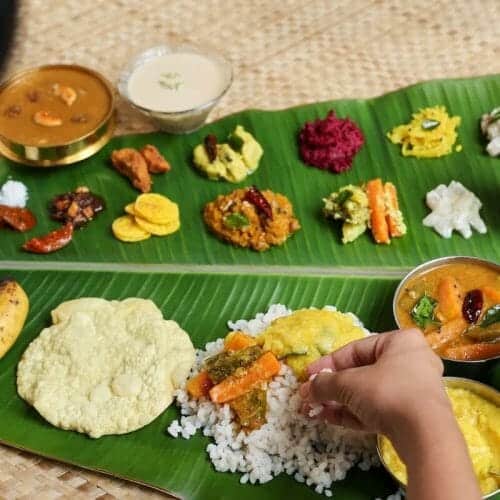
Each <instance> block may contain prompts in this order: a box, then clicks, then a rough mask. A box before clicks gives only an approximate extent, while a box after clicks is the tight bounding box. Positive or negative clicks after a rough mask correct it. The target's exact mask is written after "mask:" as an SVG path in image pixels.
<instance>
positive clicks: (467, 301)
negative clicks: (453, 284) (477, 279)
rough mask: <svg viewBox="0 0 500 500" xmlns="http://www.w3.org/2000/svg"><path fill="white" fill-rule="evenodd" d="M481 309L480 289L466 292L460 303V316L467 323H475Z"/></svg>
mask: <svg viewBox="0 0 500 500" xmlns="http://www.w3.org/2000/svg"><path fill="white" fill-rule="evenodd" d="M482 309H483V293H482V292H481V290H471V291H470V292H467V294H466V295H465V298H464V302H463V304H462V316H463V317H464V319H465V321H467V322H468V323H476V322H477V320H478V319H479V316H481V310H482Z"/></svg>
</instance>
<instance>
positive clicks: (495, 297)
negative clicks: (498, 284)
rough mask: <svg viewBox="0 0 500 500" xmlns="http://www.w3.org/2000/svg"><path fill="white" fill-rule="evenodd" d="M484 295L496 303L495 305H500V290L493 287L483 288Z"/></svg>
mask: <svg viewBox="0 0 500 500" xmlns="http://www.w3.org/2000/svg"><path fill="white" fill-rule="evenodd" d="M483 293H484V295H485V296H486V297H487V298H488V299H489V300H491V301H492V302H494V303H495V304H500V290H497V289H496V288H493V287H492V286H485V287H483Z"/></svg>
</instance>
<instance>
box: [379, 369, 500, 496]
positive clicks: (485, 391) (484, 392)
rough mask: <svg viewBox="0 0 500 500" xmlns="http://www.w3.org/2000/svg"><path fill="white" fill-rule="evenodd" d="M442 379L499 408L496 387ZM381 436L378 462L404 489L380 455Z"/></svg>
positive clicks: (404, 486) (458, 379) (453, 378)
mask: <svg viewBox="0 0 500 500" xmlns="http://www.w3.org/2000/svg"><path fill="white" fill-rule="evenodd" d="M443 380H444V384H445V386H446V387H454V388H459V389H467V390H468V391H470V392H473V393H474V394H477V395H478V396H481V397H482V398H484V399H486V400H487V401H489V402H490V403H493V404H494V405H495V406H497V407H498V408H500V391H497V390H496V389H494V388H493V387H490V386H489V385H486V384H482V383H481V382H477V381H476V380H471V379H468V378H461V377H443ZM382 438H383V436H382V435H381V434H378V435H377V454H378V458H379V460H380V463H381V464H382V465H383V467H384V469H385V470H386V471H387V472H388V473H389V474H390V476H391V477H392V479H394V481H396V482H397V483H398V484H399V486H400V488H401V489H403V490H405V489H406V484H404V483H402V482H401V481H400V480H399V479H398V478H397V477H396V476H395V475H394V473H393V472H392V470H391V469H390V468H389V466H388V465H387V464H386V463H385V461H384V457H383V455H382ZM386 439H387V438H386ZM497 493H500V488H497V489H496V490H494V491H491V492H490V493H487V494H486V495H484V496H483V499H486V498H491V497H493V496H495V495H496V494H497Z"/></svg>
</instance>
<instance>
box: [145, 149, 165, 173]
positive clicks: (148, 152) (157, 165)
mask: <svg viewBox="0 0 500 500" xmlns="http://www.w3.org/2000/svg"><path fill="white" fill-rule="evenodd" d="M139 153H141V155H142V156H143V157H144V159H145V160H146V163H147V165H148V171H149V172H150V173H151V174H163V173H165V172H169V171H170V169H171V167H170V163H168V161H167V160H166V159H165V158H164V157H163V156H162V155H161V154H160V152H159V151H158V149H156V148H155V147H154V146H153V145H152V144H146V145H145V146H144V147H143V148H142V149H140V150H139Z"/></svg>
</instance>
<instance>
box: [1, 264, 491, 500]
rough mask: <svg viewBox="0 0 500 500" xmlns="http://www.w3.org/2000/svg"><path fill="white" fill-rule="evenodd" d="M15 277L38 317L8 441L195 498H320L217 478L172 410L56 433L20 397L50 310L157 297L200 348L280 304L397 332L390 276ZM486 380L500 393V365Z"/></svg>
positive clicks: (372, 485) (371, 478)
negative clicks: (97, 434) (345, 314)
mask: <svg viewBox="0 0 500 500" xmlns="http://www.w3.org/2000/svg"><path fill="white" fill-rule="evenodd" d="M5 274H9V275H11V276H13V277H14V278H15V279H17V280H18V281H19V282H20V283H21V284H22V286H23V287H24V289H25V290H26V292H27V293H28V296H29V297H30V301H31V312H30V314H29V316H28V321H27V323H26V325H25V328H24V330H23V332H22V335H21V336H20V338H19V339H18V341H17V342H16V344H15V345H14V346H13V348H12V349H11V350H10V351H9V352H8V354H7V355H6V356H5V357H4V358H3V359H2V360H0V387H1V388H2V390H1V391H0V442H3V443H5V444H9V445H11V446H14V447H16V448H22V449H26V450H29V451H32V452H35V453H38V454H40V455H44V456H46V457H52V458H55V459H58V460H61V461H64V462H69V463H72V464H76V465H79V466H82V467H86V468H89V469H94V470H100V471H103V472H106V473H109V474H112V475H114V476H120V477H124V478H128V479H131V480H133V481H137V482H140V483H144V484H148V485H150V486H153V487H155V488H159V489H161V490H163V491H169V492H171V493H173V494H175V495H177V496H179V497H182V498H189V499H200V500H201V499H203V500H212V499H213V500H216V499H228V500H229V499H234V498H240V499H241V500H246V499H249V500H250V499H253V498H255V496H258V497H259V498H261V499H262V500H265V499H275V498H283V497H285V496H288V497H289V498H303V499H307V498H310V499H314V498H316V499H317V498H320V497H319V496H318V495H317V494H316V493H314V491H313V490H312V489H310V488H307V487H306V486H305V485H303V484H299V483H297V482H295V481H294V480H293V479H291V478H290V477H288V476H285V475H281V476H279V477H278V478H276V479H274V480H273V481H271V482H269V483H266V484H265V485H259V486H252V485H248V484H247V485H242V484H240V483H239V477H240V475H239V474H230V473H219V472H216V471H215V470H214V469H213V467H212V466H211V464H210V461H209V459H208V457H207V454H206V452H205V447H206V445H207V444H208V442H209V441H208V439H207V438H203V437H200V436H196V437H194V438H191V439H190V440H184V439H173V438H172V437H170V436H169V435H167V434H166V428H167V426H168V425H169V424H170V422H171V421H172V420H173V419H174V418H178V416H179V414H178V410H177V409H176V408H175V405H173V406H171V407H170V408H169V409H168V410H167V411H165V412H164V413H163V414H162V415H161V416H160V417H158V418H157V419H156V420H155V421H154V422H152V423H151V424H150V425H148V426H146V427H144V428H143V429H141V430H139V431H136V432H133V433H130V434H127V435H123V436H106V437H103V438H101V439H98V440H92V439H90V438H88V437H86V436H83V435H81V434H78V433H76V432H69V431H63V430H59V429H56V428H54V427H52V426H51V425H50V424H48V423H46V422H45V421H44V420H43V419H42V418H41V417H40V416H39V415H38V414H37V412H36V411H35V410H34V409H33V408H31V407H29V406H28V405H27V404H26V403H25V402H24V401H22V400H21V399H20V398H19V397H18V396H17V394H16V384H15V376H16V365H17V363H18V361H19V359H20V357H21V355H22V353H23V352H24V350H25V349H26V347H27V346H28V344H29V342H30V341H31V340H33V339H34V338H35V337H36V336H37V335H38V334H39V332H40V330H41V329H42V328H43V327H45V326H48V325H49V324H50V311H51V309H53V308H54V307H56V306H57V305H58V304H59V303H60V302H62V301H64V300H69V299H73V298H77V297H82V296H99V297H103V298H106V299H123V298H126V297H130V296H137V297H144V298H149V299H151V300H153V301H154V302H155V303H156V304H157V306H158V307H159V308H160V309H161V310H162V312H163V314H164V316H165V317H166V318H172V319H174V320H176V321H177V322H178V323H179V324H180V325H181V327H182V328H184V329H185V330H186V331H187V332H189V334H190V336H191V338H192V340H193V343H194V344H195V346H196V347H202V346H204V344H205V343H206V342H207V341H209V340H213V339H215V338H217V337H220V336H223V335H224V334H225V333H226V322H227V321H228V320H230V319H232V320H234V319H238V318H250V317H253V316H255V314H256V313H257V312H260V311H265V310H266V309H267V307H268V306H269V305H270V304H272V303H277V302H280V303H283V304H286V305H287V306H289V307H291V308H294V309H297V308H300V307H309V306H316V307H321V306H323V305H325V304H335V305H337V306H338V308H339V309H340V310H343V311H352V312H354V313H356V314H357V315H359V317H360V319H361V320H362V321H363V322H364V324H365V325H366V326H367V327H368V328H369V329H371V330H373V331H381V330H387V329H391V328H394V326H395V325H394V323H393V321H392V315H391V303H392V295H393V293H394V291H395V288H396V285H397V280H395V279H394V278H390V277H384V276H381V277H378V278H361V277H352V276H344V277H332V276H284V275H282V276H273V275H258V274H255V275H237V274H220V275H217V274H196V273H171V274H166V273H148V274H145V273H131V272H125V271H124V272H113V273H109V272H95V271H79V272H76V271H26V270H25V271H12V270H0V276H3V275H5ZM484 368H485V369H484V370H483V372H482V373H481V374H480V378H482V380H484V381H485V382H487V383H491V384H493V385H496V387H497V388H498V387H500V362H496V363H495V364H494V366H490V367H489V368H488V369H486V366H485V367H484ZM396 489H397V486H396V485H395V484H394V483H393V482H392V481H391V480H390V478H389V476H388V474H386V473H385V472H384V471H383V469H381V468H376V469H372V470H370V471H368V472H361V471H360V470H359V469H353V470H352V471H351V472H350V473H349V474H348V476H347V478H346V479H345V480H343V481H340V482H338V483H334V485H333V492H334V497H335V498H336V499H337V500H365V499H366V500H368V499H373V498H375V497H383V498H385V497H386V496H387V495H389V494H391V493H393V492H394V491H395V490H396Z"/></svg>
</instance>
